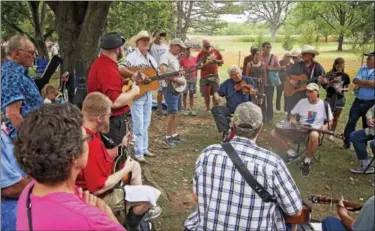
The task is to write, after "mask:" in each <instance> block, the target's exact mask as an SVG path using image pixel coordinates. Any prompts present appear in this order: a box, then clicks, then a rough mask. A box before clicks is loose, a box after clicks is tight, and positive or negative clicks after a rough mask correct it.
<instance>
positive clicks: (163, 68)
mask: <svg viewBox="0 0 375 231" xmlns="http://www.w3.org/2000/svg"><path fill="white" fill-rule="evenodd" d="M185 48H186V45H185V44H184V42H182V40H181V39H179V38H174V39H172V40H171V42H170V48H169V51H168V52H167V53H165V54H164V55H162V56H161V58H160V72H161V73H167V72H174V71H180V62H179V60H178V57H179V55H180V54H181V53H182V52H183V51H184V49H185ZM172 82H174V83H175V84H177V85H184V84H186V79H185V77H184V76H176V77H173V78H172V79H171V80H168V81H165V80H163V81H162V86H163V93H164V98H165V100H166V102H167V105H168V118H167V136H166V137H165V138H164V139H163V142H164V143H165V144H166V145H167V146H168V147H169V148H173V147H175V146H176V144H177V143H182V142H185V141H186V140H185V139H184V138H182V137H180V135H179V134H178V133H177V122H176V120H177V115H176V113H177V111H178V109H179V108H178V104H179V101H180V96H181V95H180V94H177V95H176V94H173V93H172V92H171V91H170V89H169V88H168V85H170V84H172Z"/></svg>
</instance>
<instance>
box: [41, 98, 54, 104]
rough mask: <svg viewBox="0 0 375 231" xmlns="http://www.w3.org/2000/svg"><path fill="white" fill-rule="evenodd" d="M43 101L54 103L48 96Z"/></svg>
mask: <svg viewBox="0 0 375 231" xmlns="http://www.w3.org/2000/svg"><path fill="white" fill-rule="evenodd" d="M43 103H52V101H51V100H50V99H48V98H45V99H44V101H43Z"/></svg>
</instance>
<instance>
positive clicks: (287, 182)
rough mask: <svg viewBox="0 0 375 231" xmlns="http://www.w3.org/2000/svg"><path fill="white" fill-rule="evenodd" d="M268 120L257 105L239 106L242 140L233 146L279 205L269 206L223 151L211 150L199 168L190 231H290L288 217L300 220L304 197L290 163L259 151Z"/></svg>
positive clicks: (238, 125) (237, 127)
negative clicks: (262, 133)
mask: <svg viewBox="0 0 375 231" xmlns="http://www.w3.org/2000/svg"><path fill="white" fill-rule="evenodd" d="M262 120H263V118H262V111H261V109H260V108H259V107H258V106H257V105H255V104H253V103H251V102H246V103H242V104H240V105H238V107H237V109H236V111H235V113H234V116H233V128H234V129H235V132H236V136H235V137H234V138H233V139H232V140H231V141H230V143H231V144H232V146H233V147H234V149H235V150H236V152H237V154H238V155H239V157H240V158H241V160H242V161H243V162H244V164H245V166H246V167H247V168H248V170H249V171H250V173H251V174H252V175H253V176H254V177H255V179H256V180H257V181H258V182H259V183H260V184H261V185H263V187H265V189H266V190H267V191H268V192H269V193H270V194H271V195H272V196H274V197H275V198H276V199H277V204H275V203H265V202H263V201H262V199H261V198H260V197H259V196H258V194H257V193H256V192H255V191H254V190H253V189H252V188H251V187H250V186H249V185H248V184H247V183H246V182H245V180H244V179H243V178H242V176H241V174H240V173H239V172H238V171H237V169H236V167H235V166H234V165H233V163H232V161H231V159H230V158H229V157H228V156H227V154H226V152H225V151H224V149H223V148H222V147H221V145H218V144H216V145H211V146H209V147H207V148H206V149H204V150H203V152H202V153H201V155H200V156H199V157H198V160H197V162H196V166H195V174H194V189H193V190H194V193H195V197H196V198H197V200H198V208H197V210H196V211H195V212H193V213H192V214H191V215H190V216H189V217H188V218H187V220H186V221H185V230H190V231H193V230H247V231H248V230H271V231H272V230H286V229H287V226H286V224H285V221H284V218H283V215H282V214H286V215H289V216H298V215H300V213H301V210H302V199H301V195H300V192H299V190H298V188H297V186H296V184H295V183H294V181H293V179H292V177H291V175H290V173H289V171H288V169H287V168H286V166H285V164H284V162H283V161H282V159H281V158H280V157H279V156H278V155H276V154H274V153H272V152H270V151H268V150H266V149H264V148H261V147H258V146H257V145H256V140H257V137H258V136H259V134H260V132H261V130H262V127H263V123H262Z"/></svg>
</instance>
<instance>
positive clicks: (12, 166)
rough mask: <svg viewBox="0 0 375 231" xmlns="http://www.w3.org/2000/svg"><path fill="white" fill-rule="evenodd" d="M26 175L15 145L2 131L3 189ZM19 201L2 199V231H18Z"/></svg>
mask: <svg viewBox="0 0 375 231" xmlns="http://www.w3.org/2000/svg"><path fill="white" fill-rule="evenodd" d="M23 177H26V174H25V173H24V172H23V171H22V170H21V169H20V167H19V166H18V163H17V160H16V158H15V156H14V153H13V143H12V141H11V140H10V138H9V137H8V136H7V135H5V133H4V132H3V131H1V188H2V189H3V188H6V187H8V186H11V185H14V184H16V183H17V182H19V181H20V180H21V179H22V178H23ZM17 201H18V200H17V199H10V198H5V197H1V230H16V215H17V213H16V212H17Z"/></svg>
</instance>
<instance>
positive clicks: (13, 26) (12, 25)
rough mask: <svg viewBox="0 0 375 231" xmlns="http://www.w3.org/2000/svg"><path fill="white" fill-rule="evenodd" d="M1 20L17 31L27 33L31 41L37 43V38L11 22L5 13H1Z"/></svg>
mask: <svg viewBox="0 0 375 231" xmlns="http://www.w3.org/2000/svg"><path fill="white" fill-rule="evenodd" d="M1 20H2V21H3V22H5V23H6V24H8V25H9V26H10V27H11V28H12V29H13V30H15V31H17V32H18V33H20V34H23V35H26V36H27V37H28V38H29V39H30V41H31V42H33V43H35V39H34V38H33V37H32V36H31V35H30V34H29V33H27V32H25V31H23V30H22V29H21V28H19V27H18V26H17V25H16V24H14V23H11V22H9V21H8V20H7V19H5V18H4V15H1Z"/></svg>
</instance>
